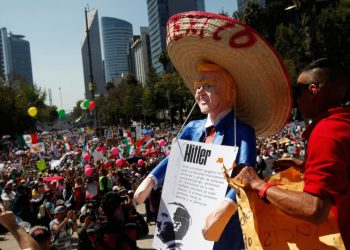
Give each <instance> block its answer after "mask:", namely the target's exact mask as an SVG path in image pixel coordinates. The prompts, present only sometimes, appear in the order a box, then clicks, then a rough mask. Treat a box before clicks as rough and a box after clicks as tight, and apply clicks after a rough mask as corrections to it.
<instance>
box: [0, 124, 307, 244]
mask: <svg viewBox="0 0 350 250" xmlns="http://www.w3.org/2000/svg"><path fill="white" fill-rule="evenodd" d="M304 129H305V123H304V122H298V121H295V122H292V123H290V124H288V125H287V126H286V127H285V128H284V129H282V130H281V131H280V132H279V133H278V134H276V135H274V136H271V137H268V138H259V139H258V140H257V171H258V173H259V174H260V176H262V177H266V176H268V175H270V174H271V173H273V171H272V170H271V165H272V161H274V160H275V159H277V158H281V157H284V158H285V157H296V158H298V157H300V158H302V157H303V156H304V153H305V152H304V146H305V145H304V142H303V141H302V140H301V133H302V132H303V130H304ZM142 131H143V132H144V133H142V134H141V137H139V140H135V139H134V138H133V136H131V134H130V132H129V131H128V130H122V129H118V128H114V129H105V130H104V131H103V133H101V132H100V133H99V134H96V133H93V132H92V131H90V130H89V129H79V130H76V131H60V132H44V133H41V134H39V135H38V138H37V142H42V143H43V145H44V147H45V149H44V150H41V151H39V152H33V145H31V144H30V143H27V144H23V142H21V140H20V139H18V138H16V139H13V138H11V137H8V136H3V138H2V145H1V151H2V154H1V159H0V160H1V161H0V193H1V202H2V204H3V206H4V209H5V210H7V211H12V212H13V213H14V214H15V216H16V221H17V223H19V224H20V225H21V223H22V225H24V226H26V229H27V230H28V231H29V230H30V231H33V230H34V232H36V231H38V232H42V233H43V234H45V235H47V234H48V235H50V236H51V238H50V239H51V241H52V245H54V246H55V247H56V249H71V236H72V233H73V232H75V231H77V233H78V236H79V243H78V246H79V247H78V248H80V249H96V248H98V246H97V245H98V244H100V243H98V242H97V243H96V240H95V241H93V240H92V238H91V235H92V233H96V232H97V231H98V230H101V229H96V228H93V227H95V225H102V224H103V223H104V222H105V221H106V220H108V218H107V217H108V216H106V211H104V210H105V209H106V207H105V208H104V207H103V199H112V200H113V199H117V198H115V197H114V198H113V196H111V194H110V193H111V192H112V193H114V194H116V195H117V196H118V197H119V198H118V200H119V201H118V202H119V203H120V206H117V207H118V208H119V207H120V209H119V210H118V211H119V212H118V213H120V215H119V216H118V219H119V222H120V223H121V225H124V226H125V225H128V227H125V230H126V231H127V230H129V231H130V228H134V231H135V234H136V236H135V237H134V236H132V237H131V238H132V239H131V241H136V239H140V238H141V237H144V236H146V235H147V234H148V227H147V223H152V222H155V220H156V216H157V209H158V206H159V201H160V196H161V190H154V191H152V193H151V195H150V197H149V198H148V199H147V200H146V202H145V205H146V221H145V220H144V219H143V217H142V216H141V215H140V214H139V213H138V212H137V211H136V203H135V202H134V200H133V194H134V191H135V190H136V188H137V186H138V185H139V184H140V182H141V181H142V180H143V178H144V177H146V176H147V175H148V173H149V171H151V170H152V169H153V167H154V166H156V165H157V164H158V163H159V161H160V160H162V159H163V158H164V157H165V156H166V155H167V154H168V153H169V150H170V144H171V141H172V139H173V137H174V135H175V133H174V132H173V133H172V132H170V131H169V130H161V129H158V130H156V129H155V130H142ZM32 137H33V136H32ZM21 143H22V145H21ZM104 195H105V196H107V197H105V198H103V197H104ZM108 197H109V198H108ZM111 197H112V198H111ZM101 200H102V203H101ZM112 214H113V213H112ZM110 220H111V219H110ZM112 221H113V219H112ZM30 228H32V229H30ZM45 229H46V231H45ZM119 234H120V232H119ZM34 235H36V234H35V233H34ZM132 235H133V233H132ZM39 238H40V237H39ZM94 238H95V239H96V237H94ZM124 238H125V237H124ZM44 242H45V241H44ZM111 244H112V245H113V243H111ZM115 244H116V243H115ZM100 247H102V248H103V247H106V246H100ZM133 247H134V246H130V249H133ZM126 249H127V248H126Z"/></svg>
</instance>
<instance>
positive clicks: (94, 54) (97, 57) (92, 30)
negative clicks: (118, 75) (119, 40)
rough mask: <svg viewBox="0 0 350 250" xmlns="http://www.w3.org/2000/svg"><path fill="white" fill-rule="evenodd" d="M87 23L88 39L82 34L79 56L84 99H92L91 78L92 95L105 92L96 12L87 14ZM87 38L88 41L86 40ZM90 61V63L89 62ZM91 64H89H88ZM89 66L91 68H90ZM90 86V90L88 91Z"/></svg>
mask: <svg viewBox="0 0 350 250" xmlns="http://www.w3.org/2000/svg"><path fill="white" fill-rule="evenodd" d="M87 23H88V25H87V26H88V30H89V37H88V36H87V32H86V31H85V32H84V38H83V44H82V47H81V54H82V58H83V71H84V85H85V97H86V98H87V99H89V98H91V97H92V89H91V84H90V83H91V77H92V78H93V79H92V82H93V83H94V85H95V89H94V95H95V94H96V95H100V94H102V93H104V92H105V91H106V88H105V87H106V81H105V74H104V69H103V63H102V52H101V42H100V29H99V22H98V13H97V10H91V11H88V12H87ZM88 38H89V39H88ZM89 42H90V58H89ZM90 59H91V61H90ZM90 63H91V64H90ZM90 66H91V67H90ZM89 86H90V89H89Z"/></svg>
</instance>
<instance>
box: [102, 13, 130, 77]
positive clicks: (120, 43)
mask: <svg viewBox="0 0 350 250" xmlns="http://www.w3.org/2000/svg"><path fill="white" fill-rule="evenodd" d="M101 21H102V41H103V51H104V62H105V70H106V81H107V82H113V79H114V78H120V77H121V76H122V74H128V73H129V66H128V65H129V62H128V58H129V47H130V43H131V41H132V35H133V33H132V25H131V23H129V22H127V21H124V20H121V19H118V18H112V17H102V19H101Z"/></svg>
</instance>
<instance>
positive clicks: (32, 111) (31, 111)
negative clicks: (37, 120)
mask: <svg viewBox="0 0 350 250" xmlns="http://www.w3.org/2000/svg"><path fill="white" fill-rule="evenodd" d="M28 114H29V115H30V116H31V117H34V116H36V115H37V114H38V109H37V108H36V107H30V108H29V109H28Z"/></svg>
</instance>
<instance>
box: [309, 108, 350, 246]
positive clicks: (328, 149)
mask: <svg viewBox="0 0 350 250" xmlns="http://www.w3.org/2000/svg"><path fill="white" fill-rule="evenodd" d="M303 136H304V137H305V138H306V139H307V140H308V148H307V155H306V161H305V174H304V179H305V187H304V191H305V192H306V193H310V194H313V195H316V196H319V197H325V196H328V197H331V198H332V199H333V201H334V205H333V206H332V208H331V209H332V212H333V213H334V215H335V217H336V218H337V221H338V225H339V229H340V232H341V235H342V238H343V241H344V244H345V246H346V249H350V107H339V108H335V109H330V110H328V112H326V113H325V114H323V115H321V116H320V117H319V118H318V119H317V120H315V121H314V122H313V123H312V124H311V125H310V126H309V127H308V128H307V130H306V131H305V132H304V133H303Z"/></svg>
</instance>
